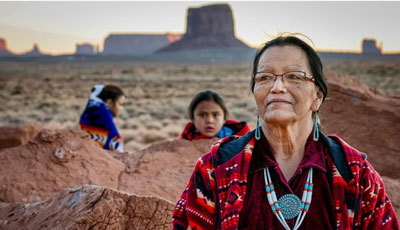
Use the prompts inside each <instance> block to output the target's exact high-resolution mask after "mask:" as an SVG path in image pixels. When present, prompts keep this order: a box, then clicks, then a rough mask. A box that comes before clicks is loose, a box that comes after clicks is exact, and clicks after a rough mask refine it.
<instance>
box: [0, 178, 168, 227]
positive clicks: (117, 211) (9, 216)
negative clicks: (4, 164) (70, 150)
mask: <svg viewBox="0 0 400 230" xmlns="http://www.w3.org/2000/svg"><path fill="white" fill-rule="evenodd" d="M173 208H174V204H172V203H170V202H168V201H165V200H162V199H160V198H156V197H140V196H136V195H128V194H125V193H122V192H118V191H115V190H111V189H107V188H103V187H98V186H93V185H92V186H82V187H80V188H72V189H64V190H61V191H60V192H58V193H57V194H56V195H55V196H53V197H52V198H50V199H48V200H45V201H41V202H36V203H27V204H19V203H10V204H5V203H0V229H3V230H14V229H20V230H36V229H37V230H42V229H63V230H68V229H71V230H72V229H74V230H75V229H132V230H136V229H137V230H139V229H143V230H147V229H170V228H171V219H172V210H173Z"/></svg>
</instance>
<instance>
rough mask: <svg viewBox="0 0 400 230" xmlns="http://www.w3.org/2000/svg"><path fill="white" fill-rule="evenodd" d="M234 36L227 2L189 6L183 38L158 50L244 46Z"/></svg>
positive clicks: (232, 21) (244, 46)
mask: <svg viewBox="0 0 400 230" xmlns="http://www.w3.org/2000/svg"><path fill="white" fill-rule="evenodd" d="M246 47H248V46H247V45H246V44H244V43H243V42H242V41H240V40H239V39H237V38H236V37H235V26H234V20H233V15H232V10H231V8H230V6H229V5H227V4H216V5H208V6H203V7H200V8H189V9H188V11H187V19H186V33H185V35H184V36H183V38H182V39H181V40H179V41H177V42H174V43H172V44H171V45H169V46H167V47H164V48H162V49H160V50H159V51H158V52H166V51H178V50H190V49H203V48H246Z"/></svg>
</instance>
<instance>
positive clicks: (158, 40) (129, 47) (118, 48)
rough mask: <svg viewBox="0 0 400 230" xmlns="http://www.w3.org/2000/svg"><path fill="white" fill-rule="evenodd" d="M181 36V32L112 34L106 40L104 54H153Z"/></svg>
mask: <svg viewBox="0 0 400 230" xmlns="http://www.w3.org/2000/svg"><path fill="white" fill-rule="evenodd" d="M180 37H181V35H180V34H134V33H133V34H110V35H109V36H108V37H107V38H106V39H105V41H104V50H103V54H105V55H142V54H152V53H154V51H156V50H158V49H160V48H162V47H164V46H167V45H169V44H171V43H172V42H174V41H176V40H179V39H180Z"/></svg>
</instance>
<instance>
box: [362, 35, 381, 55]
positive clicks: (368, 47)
mask: <svg viewBox="0 0 400 230" xmlns="http://www.w3.org/2000/svg"><path fill="white" fill-rule="evenodd" d="M361 44H362V45H361V50H362V53H363V54H381V53H382V44H381V45H380V47H377V46H376V40H375V39H369V38H365V39H363V40H362V42H361Z"/></svg>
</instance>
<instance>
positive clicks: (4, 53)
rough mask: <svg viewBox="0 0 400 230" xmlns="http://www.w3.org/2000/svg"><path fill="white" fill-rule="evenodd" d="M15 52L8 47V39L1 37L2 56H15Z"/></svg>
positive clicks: (0, 55) (0, 50)
mask: <svg viewBox="0 0 400 230" xmlns="http://www.w3.org/2000/svg"><path fill="white" fill-rule="evenodd" d="M14 55H15V54H13V53H11V52H10V51H9V50H8V49H7V42H6V39H4V38H0V57H2V56H14Z"/></svg>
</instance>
